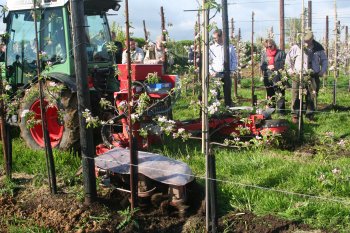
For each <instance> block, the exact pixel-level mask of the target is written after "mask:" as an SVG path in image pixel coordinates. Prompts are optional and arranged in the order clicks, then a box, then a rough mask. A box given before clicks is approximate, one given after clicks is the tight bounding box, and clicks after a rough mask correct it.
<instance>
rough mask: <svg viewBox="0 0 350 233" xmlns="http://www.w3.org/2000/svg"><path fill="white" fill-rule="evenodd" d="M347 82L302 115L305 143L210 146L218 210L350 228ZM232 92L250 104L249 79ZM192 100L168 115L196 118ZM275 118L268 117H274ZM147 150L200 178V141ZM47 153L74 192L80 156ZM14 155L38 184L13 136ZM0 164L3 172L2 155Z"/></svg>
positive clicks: (40, 177) (38, 164) (40, 163)
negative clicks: (310, 114)
mask: <svg viewBox="0 0 350 233" xmlns="http://www.w3.org/2000/svg"><path fill="white" fill-rule="evenodd" d="M331 84H332V80H331V79H328V80H327V83H326V85H325V88H323V89H321V91H320V94H319V99H318V100H319V102H318V103H319V105H320V106H329V105H331V103H332V87H331V86H329V85H331ZM347 84H348V78H346V77H344V76H343V77H341V78H340V79H339V82H338V85H339V88H338V89H337V105H338V106H341V107H342V108H340V107H338V108H337V107H336V108H326V110H324V111H320V112H318V113H317V115H316V122H309V121H307V120H306V121H305V127H304V143H303V144H301V145H297V146H295V147H293V150H285V149H279V148H269V149H263V148H260V149H255V150H233V149H223V148H218V147H216V148H214V154H215V156H216V162H217V178H218V196H219V198H218V202H219V205H220V207H219V210H220V214H224V213H227V212H228V211H232V210H237V209H238V210H251V211H253V212H254V213H256V214H258V215H266V214H274V215H278V216H282V217H284V218H287V219H291V220H299V221H302V222H304V223H308V224H310V225H311V226H314V227H315V228H326V229H329V230H337V231H339V232H350V221H349V218H350V214H349V213H350V114H349V113H350V111H349V107H350V93H349V92H347ZM256 85H257V86H261V85H262V84H261V82H260V80H259V79H256ZM238 94H239V96H240V98H239V99H240V100H241V101H240V103H238V104H239V105H250V101H249V100H247V99H249V98H250V95H251V93H250V79H243V80H242V81H241V88H239V89H238ZM256 94H257V95H258V100H262V99H264V97H265V91H264V89H262V88H257V91H256ZM191 99H192V100H194V101H196V100H197V96H196V95H192V92H191V91H188V93H187V95H186V96H185V95H184V94H183V95H182V98H180V99H179V100H178V101H177V102H176V105H175V108H174V118H175V119H179V120H184V119H193V118H198V117H199V110H198V109H192V108H191V106H193V105H191V104H190V101H191ZM286 99H287V107H288V108H290V91H287V95H286ZM242 100H243V101H242ZM344 107H347V109H346V108H344ZM278 117H279V116H278V115H276V114H275V115H273V118H278ZM284 118H286V119H289V118H290V116H289V115H287V116H285V117H284ZM291 128H292V129H294V130H295V126H293V125H291ZM179 143H181V145H182V146H181V147H179ZM289 148H290V147H289ZM0 149H1V150H2V148H0ZM152 149H153V150H154V151H156V152H160V153H162V154H164V155H167V156H170V157H173V158H176V159H180V160H182V161H184V162H186V163H188V164H189V165H190V167H191V168H192V170H193V172H194V174H195V175H196V176H197V177H198V178H197V180H198V182H200V183H204V180H203V179H202V177H204V175H205V159H204V156H203V155H202V153H201V147H200V141H193V140H190V141H188V142H186V143H182V141H178V140H173V139H171V138H167V139H166V143H165V144H164V145H160V146H156V147H154V148H152ZM54 153H55V164H56V171H57V176H58V177H59V182H60V184H65V186H68V187H71V189H73V190H74V191H75V192H76V193H77V195H78V196H79V195H81V186H80V184H81V181H80V178H77V177H76V176H75V172H76V171H77V169H78V167H79V166H80V159H79V158H78V157H76V156H74V155H72V154H69V153H63V152H60V151H54ZM13 155H14V158H13V161H14V163H13V165H14V172H21V173H27V174H32V175H34V176H35V179H34V181H33V182H34V185H38V186H40V185H42V184H43V183H44V182H45V179H46V176H47V175H46V174H47V171H46V165H45V153H44V152H43V151H32V150H29V149H28V148H27V147H26V146H25V145H24V143H23V141H22V140H21V139H20V138H18V137H17V138H15V140H14V142H13ZM0 166H1V168H0V169H2V167H3V160H2V156H1V158H0ZM76 184H79V185H76ZM15 186H16V184H13V183H11V182H9V183H8V185H7V186H6V187H5V188H2V189H0V195H1V193H4V192H11V191H13V189H15ZM79 193H80V194H79ZM80 197H81V196H80Z"/></svg>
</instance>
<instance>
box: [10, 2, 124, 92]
mask: <svg viewBox="0 0 350 233" xmlns="http://www.w3.org/2000/svg"><path fill="white" fill-rule="evenodd" d="M103 2H104V4H101V3H100V2H97V1H95V0H88V1H84V3H85V25H86V37H85V38H84V39H85V41H84V43H86V52H87V57H88V65H89V68H90V69H93V68H94V67H95V68H96V67H99V68H106V67H111V64H112V62H113V59H112V56H111V54H110V53H109V52H108V51H107V46H106V44H107V43H108V42H110V41H111V38H110V32H109V27H108V21H107V18H106V14H105V12H106V11H108V10H109V9H115V8H117V5H118V1H103ZM69 8H70V5H69V1H68V0H42V3H41V5H40V7H37V9H36V12H40V13H39V14H37V30H38V40H39V41H38V46H39V49H38V51H39V53H40V56H39V57H40V58H39V59H40V60H41V65H42V68H45V66H46V65H47V64H50V66H51V68H50V72H51V73H61V74H65V75H67V76H68V77H72V76H74V73H75V72H74V60H73V48H72V28H71V18H70V9H69ZM8 9H9V13H8V15H7V16H6V17H5V22H6V24H7V29H6V31H7V34H8V40H7V46H6V47H7V51H6V67H7V79H8V80H9V81H10V83H11V84H13V85H15V86H22V85H25V84H28V83H30V82H31V79H32V78H33V77H35V76H36V72H37V67H36V66H37V48H36V47H37V45H36V42H35V25H34V24H35V23H34V18H33V9H34V6H33V4H32V1H27V0H11V1H8ZM91 72H93V71H91Z"/></svg>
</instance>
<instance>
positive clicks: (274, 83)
mask: <svg viewBox="0 0 350 233" xmlns="http://www.w3.org/2000/svg"><path fill="white" fill-rule="evenodd" d="M284 60H285V53H284V51H282V50H280V49H278V48H277V46H276V42H275V41H274V40H273V39H267V40H266V50H265V51H263V52H262V55H261V63H260V68H261V71H262V72H263V75H264V85H265V88H266V93H267V98H268V99H271V100H272V104H271V105H270V107H272V108H275V107H277V110H278V113H280V114H284V113H285V108H286V105H285V88H284V87H283V83H282V82H281V74H280V72H279V70H281V69H284ZM276 97H277V99H276Z"/></svg>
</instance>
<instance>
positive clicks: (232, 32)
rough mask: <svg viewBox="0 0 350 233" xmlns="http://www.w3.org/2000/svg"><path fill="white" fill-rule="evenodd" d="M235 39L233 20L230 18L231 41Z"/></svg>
mask: <svg viewBox="0 0 350 233" xmlns="http://www.w3.org/2000/svg"><path fill="white" fill-rule="evenodd" d="M234 39H235V24H234V21H233V18H231V41H233V40H234Z"/></svg>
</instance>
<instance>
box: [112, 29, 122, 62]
mask: <svg viewBox="0 0 350 233" xmlns="http://www.w3.org/2000/svg"><path fill="white" fill-rule="evenodd" d="M116 39H117V36H116V34H115V32H112V41H113V42H114V45H115V46H116V47H117V51H116V52H115V63H116V64H121V63H122V60H123V43H122V42H120V41H117V40H116Z"/></svg>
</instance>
